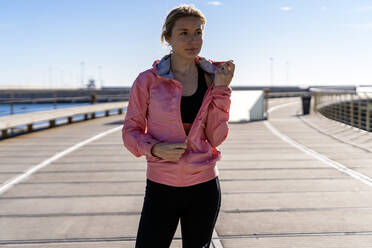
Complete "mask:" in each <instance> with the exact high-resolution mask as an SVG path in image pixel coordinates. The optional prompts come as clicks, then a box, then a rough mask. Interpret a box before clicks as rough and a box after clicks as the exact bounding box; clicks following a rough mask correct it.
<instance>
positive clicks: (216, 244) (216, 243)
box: [212, 229, 223, 248]
mask: <svg viewBox="0 0 372 248" xmlns="http://www.w3.org/2000/svg"><path fill="white" fill-rule="evenodd" d="M212 245H213V248H223V246H222V243H221V240H220V237H218V234H217V232H216V229H213V237H212Z"/></svg>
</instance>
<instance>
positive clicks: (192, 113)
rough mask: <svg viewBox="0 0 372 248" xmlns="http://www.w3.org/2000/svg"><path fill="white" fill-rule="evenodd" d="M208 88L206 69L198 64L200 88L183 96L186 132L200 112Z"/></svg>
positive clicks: (182, 106)
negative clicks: (189, 94)
mask: <svg viewBox="0 0 372 248" xmlns="http://www.w3.org/2000/svg"><path fill="white" fill-rule="evenodd" d="M207 89H208V86H207V83H206V81H205V76H204V71H203V70H202V69H201V68H200V67H199V66H198V88H197V89H196V92H195V93H194V94H193V95H191V96H182V99H181V117H182V122H183V123H184V128H185V131H186V133H188V131H189V130H188V129H189V128H190V127H191V124H192V123H193V122H194V120H195V117H196V115H197V114H198V112H199V109H200V107H201V105H202V102H203V98H204V95H205V93H206V92H207Z"/></svg>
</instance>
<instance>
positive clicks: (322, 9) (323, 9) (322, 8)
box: [320, 6, 328, 12]
mask: <svg viewBox="0 0 372 248" xmlns="http://www.w3.org/2000/svg"><path fill="white" fill-rule="evenodd" d="M320 10H321V11H323V12H325V11H327V10H328V8H327V6H322V7H321V8H320Z"/></svg>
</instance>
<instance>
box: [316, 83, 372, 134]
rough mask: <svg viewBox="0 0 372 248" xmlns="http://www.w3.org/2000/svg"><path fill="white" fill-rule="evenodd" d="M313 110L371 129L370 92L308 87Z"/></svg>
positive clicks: (371, 109)
mask: <svg viewBox="0 0 372 248" xmlns="http://www.w3.org/2000/svg"><path fill="white" fill-rule="evenodd" d="M310 90H311V92H312V95H313V98H314V105H313V111H314V112H318V113H320V114H322V115H323V116H325V117H327V118H329V119H332V120H335V121H338V122H342V123H344V124H346V125H350V126H352V127H356V128H359V129H362V130H366V131H368V132H370V131H372V130H371V112H372V92H367V91H365V92H358V91H354V90H338V89H319V88H311V89H310Z"/></svg>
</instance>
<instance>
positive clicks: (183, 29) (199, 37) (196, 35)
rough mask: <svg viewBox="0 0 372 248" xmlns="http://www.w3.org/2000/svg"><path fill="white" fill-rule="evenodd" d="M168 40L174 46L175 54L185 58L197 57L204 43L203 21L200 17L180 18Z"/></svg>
mask: <svg viewBox="0 0 372 248" xmlns="http://www.w3.org/2000/svg"><path fill="white" fill-rule="evenodd" d="M166 41H167V42H168V43H169V44H170V45H171V46H172V50H173V54H175V55H178V56H181V57H183V58H185V59H190V60H191V59H195V57H196V56H197V55H198V54H199V53H200V50H201V48H202V45H203V30H202V23H201V21H200V19H199V18H198V17H194V16H188V17H182V18H180V19H178V20H177V21H176V22H175V24H174V26H173V29H172V35H171V37H168V38H167V39H166Z"/></svg>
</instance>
